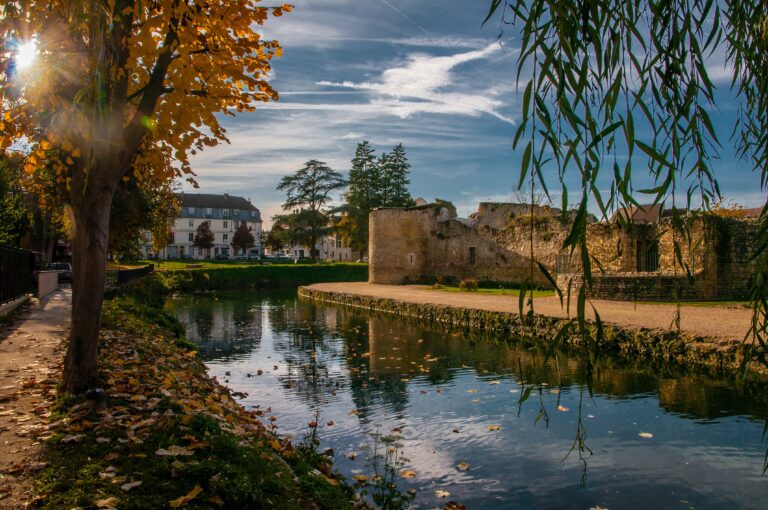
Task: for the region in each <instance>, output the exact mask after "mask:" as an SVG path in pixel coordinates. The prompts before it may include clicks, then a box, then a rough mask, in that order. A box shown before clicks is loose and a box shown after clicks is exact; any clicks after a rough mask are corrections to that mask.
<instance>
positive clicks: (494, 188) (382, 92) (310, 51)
mask: <svg viewBox="0 0 768 510" xmlns="http://www.w3.org/2000/svg"><path fill="white" fill-rule="evenodd" d="M292 3H293V4H294V5H295V10H294V11H293V12H291V13H290V14H286V15H284V16H283V17H281V18H277V19H273V20H271V22H270V23H269V24H268V25H267V26H265V28H264V34H265V36H266V37H268V38H274V39H277V40H279V41H280V43H281V45H282V46H283V49H284V56H283V57H282V58H280V59H277V60H275V61H274V76H273V78H272V80H271V82H272V84H273V86H274V87H275V88H276V89H277V90H278V92H279V93H280V96H281V99H280V101H279V102H278V103H273V104H269V105H265V106H262V107H260V108H259V109H258V110H257V111H256V112H254V113H250V114H241V115H238V116H237V117H236V118H230V117H227V118H225V119H223V124H224V126H225V127H226V128H227V129H228V134H229V137H230V140H231V144H229V145H226V144H224V145H220V146H219V147H216V148H213V149H209V150H206V151H205V152H204V153H202V154H200V155H198V156H196V157H195V159H194V160H193V165H194V168H195V170H196V172H197V174H198V178H197V180H198V182H199V184H200V189H199V190H197V192H206V193H224V192H228V193H230V194H234V195H240V196H245V197H249V198H251V199H252V200H253V203H254V204H255V205H256V206H257V207H259V208H260V209H261V210H262V213H263V216H264V220H265V227H267V228H268V227H269V226H270V225H271V217H272V215H274V214H277V213H279V212H280V211H281V209H280V204H281V203H282V201H283V199H284V196H283V194H282V193H281V192H278V191H276V190H275V186H276V185H277V183H278V181H279V180H280V178H281V177H282V176H284V175H287V174H290V173H292V172H294V171H295V170H297V169H299V168H300V167H301V166H302V163H303V162H305V161H307V160H309V159H319V160H322V161H325V162H327V163H328V164H329V165H330V166H331V167H332V168H334V169H336V170H339V171H342V172H346V171H347V170H348V169H349V165H350V163H349V161H350V159H351V158H352V156H353V154H354V150H355V146H356V144H357V142H359V141H362V140H368V141H370V142H371V144H372V145H373V146H374V147H376V148H377V149H378V151H379V152H382V151H388V150H390V149H391V148H392V147H393V146H394V145H396V144H397V143H401V142H402V143H403V144H404V145H405V147H406V149H407V151H408V156H409V159H410V162H411V164H412V165H413V167H412V169H411V193H412V194H413V196H415V197H416V196H422V197H425V198H427V199H429V200H431V199H433V198H435V197H439V198H443V199H447V200H451V201H453V202H454V203H455V204H456V206H457V208H458V210H459V214H460V215H462V216H466V215H467V214H469V213H470V212H472V211H474V210H475V209H476V207H477V203H478V202H479V201H483V200H511V199H512V196H513V188H514V186H515V183H516V182H517V177H518V170H519V166H520V158H521V154H520V153H515V152H514V151H513V150H512V144H511V141H512V137H513V135H514V130H515V125H516V123H517V122H518V120H519V116H520V108H519V103H520V101H521V99H522V90H523V89H524V86H520V87H519V90H518V87H517V86H516V84H515V64H516V59H517V55H518V51H517V45H516V41H515V38H514V30H513V29H510V28H507V30H506V33H505V38H504V41H503V44H499V42H498V40H497V35H498V33H499V24H498V22H489V24H488V25H486V26H485V27H482V26H481V22H482V20H483V18H484V17H485V14H486V13H487V9H488V5H489V3H490V2H489V1H485V0H478V1H474V2H467V1H461V0H322V1H321V0H295V1H294V2H292ZM718 71H722V65H721V64H720V65H719V66H717V65H716V66H715V67H713V73H714V74H715V75H717V76H719V75H723V77H722V78H721V79H719V80H716V83H717V84H718V86H719V88H720V89H721V90H720V91H719V92H718V106H719V111H716V112H713V114H712V115H713V120H714V121H715V123H716V125H718V126H719V129H721V131H722V135H721V137H722V138H723V140H724V148H723V150H722V151H721V156H722V159H721V160H720V161H716V162H715V163H714V166H715V169H716V171H717V172H718V175H719V178H720V184H721V188H722V190H723V192H724V194H725V195H726V197H727V198H729V199H732V200H734V201H736V202H738V203H741V204H744V205H748V206H757V205H762V201H763V200H764V193H762V192H761V191H760V189H759V179H758V176H757V175H755V174H753V173H752V172H751V171H750V170H749V165H747V164H745V163H742V162H738V161H735V159H734V157H733V156H732V152H733V151H732V149H731V148H730V144H729V143H728V134H729V133H730V131H729V130H730V126H732V122H733V116H734V108H733V100H732V98H731V94H730V92H729V90H728V81H727V78H725V73H722V72H718ZM638 170H641V168H638ZM637 184H638V186H637V187H638V188H641V187H643V185H644V184H647V183H643V182H642V180H640V181H639V182H638V183H637ZM184 189H185V191H191V192H193V190H192V188H191V187H190V186H188V185H185V188H184ZM557 200H559V198H557Z"/></svg>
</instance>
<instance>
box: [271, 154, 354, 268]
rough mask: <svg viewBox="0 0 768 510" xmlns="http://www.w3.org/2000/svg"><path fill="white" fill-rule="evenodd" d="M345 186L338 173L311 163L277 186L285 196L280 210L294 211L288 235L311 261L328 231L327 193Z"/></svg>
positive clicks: (319, 162) (328, 200)
mask: <svg viewBox="0 0 768 510" xmlns="http://www.w3.org/2000/svg"><path fill="white" fill-rule="evenodd" d="M345 185H346V181H344V179H343V178H342V176H341V174H340V173H339V172H336V171H335V170H332V169H331V168H330V167H329V166H328V165H326V164H325V163H324V162H322V161H317V160H314V159H313V160H310V161H307V162H306V163H305V164H304V167H303V168H301V169H299V170H297V171H296V173H294V174H293V175H287V176H285V177H283V178H282V180H281V181H280V184H279V185H278V186H277V189H278V190H280V191H285V192H286V194H287V198H286V201H285V203H284V204H283V209H284V210H286V211H294V212H293V214H291V215H290V216H289V218H290V221H289V224H288V228H289V230H290V234H289V235H290V236H291V237H292V238H293V239H299V238H300V239H302V242H303V243H305V244H307V245H308V246H309V252H310V257H311V258H312V260H315V259H316V258H317V253H316V250H315V245H316V244H317V240H318V239H319V238H320V237H321V236H322V235H324V234H326V233H327V232H329V230H330V229H329V228H328V221H329V218H328V214H327V212H326V211H325V206H326V204H328V202H330V200H331V192H333V191H335V190H337V189H340V188H342V187H344V186H345Z"/></svg>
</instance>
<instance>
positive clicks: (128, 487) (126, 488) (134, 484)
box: [120, 481, 144, 492]
mask: <svg viewBox="0 0 768 510" xmlns="http://www.w3.org/2000/svg"><path fill="white" fill-rule="evenodd" d="M142 483H144V482H142V481H138V482H130V483H124V484H123V485H121V486H120V488H121V489H122V490H124V491H125V492H128V491H129V490H131V489H135V488H136V487H139V486H140V485H141V484H142Z"/></svg>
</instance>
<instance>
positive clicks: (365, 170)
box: [334, 141, 413, 252]
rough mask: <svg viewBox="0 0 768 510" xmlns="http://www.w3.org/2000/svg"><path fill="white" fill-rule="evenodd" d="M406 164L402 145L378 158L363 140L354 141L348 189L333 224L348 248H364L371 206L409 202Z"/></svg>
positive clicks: (410, 201) (411, 201)
mask: <svg viewBox="0 0 768 510" xmlns="http://www.w3.org/2000/svg"><path fill="white" fill-rule="evenodd" d="M410 167H411V165H410V164H409V163H408V158H407V157H406V154H405V147H404V146H403V144H398V145H396V146H395V147H394V148H393V149H392V152H390V153H385V154H382V155H381V156H380V157H379V158H376V155H375V150H374V149H373V147H371V145H370V144H369V143H368V142H367V141H363V142H360V143H358V144H357V149H356V150H355V156H354V158H352V168H351V169H350V170H349V190H348V191H347V193H346V194H345V199H346V200H345V203H344V204H343V205H342V206H341V207H339V208H337V209H336V211H335V212H337V213H340V214H339V215H338V216H337V219H336V222H335V227H334V228H335V230H336V232H338V233H339V234H341V235H342V236H343V237H344V238H345V239H346V240H347V242H348V243H349V246H350V247H351V248H352V249H354V250H358V251H361V252H365V251H367V250H368V216H369V215H370V213H371V211H372V210H373V209H375V208H377V207H407V206H410V205H411V204H412V203H413V199H412V198H411V194H410V193H409V192H408V184H410V181H409V179H408V170H409V168H410Z"/></svg>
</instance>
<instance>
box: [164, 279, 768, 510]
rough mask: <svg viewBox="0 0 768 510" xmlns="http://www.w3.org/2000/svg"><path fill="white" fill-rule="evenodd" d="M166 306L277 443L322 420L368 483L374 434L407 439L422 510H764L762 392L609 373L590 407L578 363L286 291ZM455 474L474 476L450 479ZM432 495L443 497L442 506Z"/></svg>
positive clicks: (642, 372)
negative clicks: (456, 504) (451, 506)
mask: <svg viewBox="0 0 768 510" xmlns="http://www.w3.org/2000/svg"><path fill="white" fill-rule="evenodd" d="M169 307H170V308H171V309H172V310H173V311H174V312H175V313H176V315H177V317H179V319H180V320H182V322H184V323H186V324H187V325H188V336H189V338H190V340H193V341H195V342H197V343H198V344H199V345H200V346H201V348H200V352H201V355H203V356H204V359H206V362H207V365H208V366H209V369H210V372H211V374H212V375H215V376H217V377H218V378H219V380H220V381H223V382H224V381H226V384H227V385H228V386H229V387H230V388H232V389H233V390H235V391H240V392H246V393H248V397H246V398H244V399H242V400H241V402H242V403H243V405H245V406H246V407H249V406H250V407H253V406H257V405H261V406H262V407H264V406H271V408H272V414H274V415H276V416H277V417H278V420H277V424H278V426H279V431H280V432H281V433H283V434H289V435H294V436H297V437H300V436H301V435H302V434H304V432H305V431H306V424H307V423H308V422H309V421H311V419H312V416H313V413H314V411H315V410H320V412H321V422H323V423H325V422H327V421H328V420H332V421H333V422H334V425H333V426H332V427H327V426H326V427H325V428H323V430H322V431H321V439H322V441H323V444H322V448H326V447H331V448H333V449H334V451H335V452H336V457H335V462H336V467H337V468H338V469H339V470H340V471H341V472H342V473H344V474H345V475H347V476H351V475H352V474H357V473H367V472H368V471H369V470H368V468H367V467H366V458H365V452H366V448H367V447H368V446H370V445H371V439H370V433H372V432H376V431H380V432H381V433H383V434H388V433H390V431H391V430H392V429H394V428H399V429H401V430H402V441H401V443H402V446H403V449H404V454H405V456H406V457H407V458H408V459H409V461H408V464H407V468H409V469H413V470H414V471H416V473H417V477H416V478H413V479H407V480H406V479H403V480H401V482H402V483H401V485H402V487H403V488H404V489H405V488H411V487H413V488H416V489H417V490H418V498H417V500H416V503H417V506H418V507H420V508H434V507H436V506H440V507H442V505H443V504H444V503H445V502H446V501H448V500H456V501H460V502H464V503H465V504H468V507H469V508H473V509H475V508H493V509H494V510H498V509H501V508H574V509H588V508H590V507H594V506H598V505H599V506H600V507H603V508H609V509H611V510H615V509H617V508H654V509H656V508H675V509H676V508H765V507H764V504H765V500H766V497H768V478H765V477H763V476H762V475H761V472H762V466H763V456H764V455H765V448H766V445H765V444H764V443H763V442H762V432H763V421H762V420H764V418H765V413H766V409H767V407H766V400H768V395H767V394H766V393H768V392H766V391H765V387H764V386H759V387H750V388H748V389H746V390H742V391H740V390H737V389H736V388H731V387H729V386H727V385H723V384H720V383H718V382H716V381H713V380H710V379H707V378H704V377H699V376H684V375H675V374H665V375H664V377H658V376H656V375H654V372H653V371H651V370H649V369H647V368H644V367H634V368H633V367H626V366H623V365H622V364H620V363H618V362H616V361H615V360H606V361H604V362H603V364H602V365H601V366H600V367H599V368H598V369H597V370H596V372H595V374H594V375H593V376H592V379H591V380H590V382H591V386H592V390H593V394H592V396H590V394H589V392H588V390H587V389H586V388H587V387H586V379H585V374H584V370H583V365H582V363H581V361H580V360H579V359H578V358H576V357H568V356H565V355H563V354H558V355H557V356H556V358H554V359H549V360H545V358H544V357H543V355H541V354H539V353H537V352H535V351H533V350H530V349H524V348H511V347H509V346H507V345H504V344H503V343H501V342H497V341H495V340H494V339H487V338H485V339H484V338H482V337H480V336H475V335H469V334H464V333H461V334H458V333H456V332H447V331H430V330H427V329H423V328H421V327H418V326H415V325H413V324H412V323H399V322H397V321H394V320H390V319H383V318H380V317H369V316H367V315H365V314H362V313H360V312H351V311H348V310H343V309H337V308H331V307H316V306H313V305H310V304H308V303H305V302H299V301H297V300H296V299H295V298H294V297H293V294H292V293H291V294H269V295H265V294H243V293H240V294H237V295H233V294H217V295H216V296H215V297H213V296H210V295H208V296H203V297H200V296H198V297H190V298H180V299H176V300H173V301H172V302H170V303H169ZM259 370H261V371H262V374H261V375H258V371H259ZM227 373H229V375H226V374H227ZM529 385H533V388H532V389H531V390H530V391H529V392H526V388H527V387H528V386H529ZM526 393H528V398H527V400H526V401H525V402H524V403H523V404H519V400H520V398H521V395H524V394H526ZM580 399H581V400H582V405H581V412H579V410H580V405H579V402H580ZM542 410H543V411H545V413H542ZM579 416H581V420H582V423H583V426H584V430H585V433H586V446H587V447H589V448H590V449H591V450H592V452H593V454H592V455H589V453H588V452H586V451H585V452H584V456H585V459H586V463H587V479H586V484H585V485H584V486H582V485H581V480H582V474H583V465H582V463H581V462H580V460H579V455H578V451H577V450H578V449H577V450H575V451H574V452H573V453H572V454H571V455H570V456H567V458H566V454H567V453H568V451H569V449H570V448H571V446H572V444H573V443H574V439H575V436H576V432H577V425H578V422H579ZM537 418H538V421H537ZM493 425H499V426H500V429H499V430H497V431H492V430H489V427H490V426H493ZM641 432H647V433H651V434H653V437H652V438H643V437H641V436H640V435H639V434H640V433H641ZM348 452H357V453H358V454H359V456H358V457H357V459H355V460H350V459H348V458H347V457H346V456H345V454H346V453H348ZM564 458H565V459H564ZM563 459H564V460H563ZM461 462H466V463H468V464H469V465H470V469H469V470H468V471H459V470H458V469H457V465H458V464H459V463H461ZM437 489H441V490H445V491H448V492H450V493H451V496H450V497H449V498H447V499H438V498H436V496H435V495H434V491H435V490H437Z"/></svg>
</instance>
